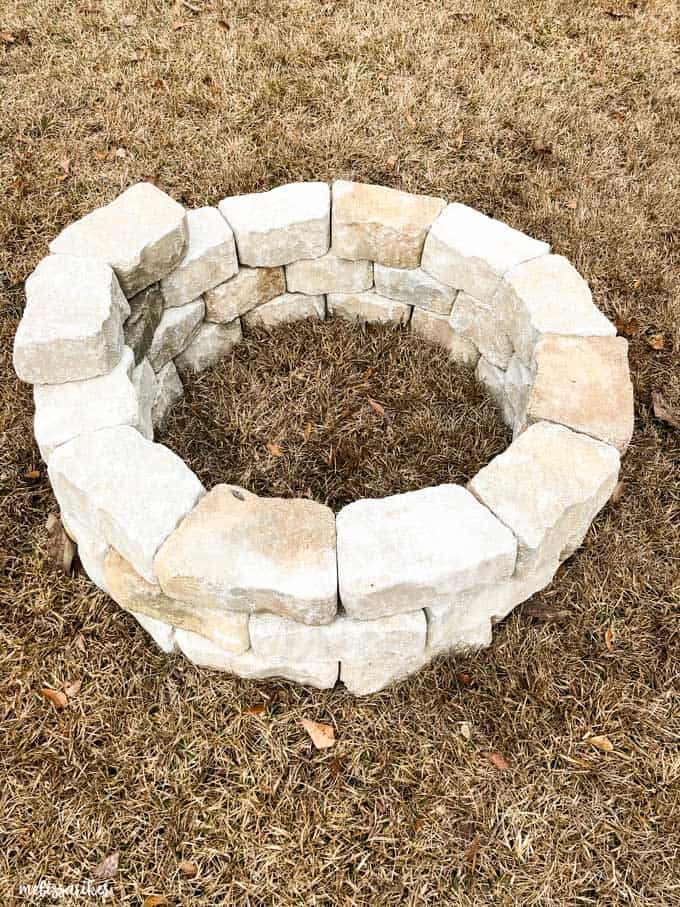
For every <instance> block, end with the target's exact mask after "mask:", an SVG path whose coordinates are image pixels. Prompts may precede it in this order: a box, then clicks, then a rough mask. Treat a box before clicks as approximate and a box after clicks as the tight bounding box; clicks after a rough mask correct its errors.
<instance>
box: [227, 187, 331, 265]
mask: <svg viewBox="0 0 680 907" xmlns="http://www.w3.org/2000/svg"><path fill="white" fill-rule="evenodd" d="M330 205H331V198H330V190H329V188H328V186H327V185H326V183H289V184H288V185H286V186H279V187H278V188H276V189H272V190H271V191H269V192H254V193H251V194H250V195H237V196H232V197H231V198H225V199H222V201H221V202H220V205H219V208H220V212H221V213H222V215H223V216H224V217H225V219H226V220H227V223H228V224H229V225H230V226H231V228H232V230H233V231H234V236H235V237H236V247H237V249H238V258H239V261H240V263H241V264H242V265H251V266H254V267H263V268H270V267H276V266H277V265H287V264H289V263H290V262H292V261H297V260H298V259H300V258H317V257H318V256H319V255H325V254H326V252H328V247H329V244H330Z"/></svg>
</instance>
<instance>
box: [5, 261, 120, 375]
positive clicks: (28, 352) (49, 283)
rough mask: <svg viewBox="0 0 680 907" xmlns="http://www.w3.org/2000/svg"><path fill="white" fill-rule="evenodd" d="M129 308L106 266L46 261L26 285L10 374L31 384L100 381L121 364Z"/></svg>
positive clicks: (82, 262) (89, 262) (79, 262)
mask: <svg viewBox="0 0 680 907" xmlns="http://www.w3.org/2000/svg"><path fill="white" fill-rule="evenodd" d="M129 314H130V308H129V306H128V304H127V301H126V299H125V297H124V296H123V294H122V292H121V289H120V287H119V285H118V281H117V280H116V276H115V274H114V273H113V271H112V270H111V268H109V267H108V266H107V265H105V264H102V263H101V262H98V261H94V260H93V259H89V258H75V257H73V256H70V255H49V256H48V257H47V258H43V260H42V261H41V262H40V264H39V265H38V267H37V268H36V269H35V271H33V273H32V274H31V275H30V277H29V278H28V279H27V281H26V309H25V311H24V315H23V318H22V319H21V321H20V323H19V327H18V329H17V332H16V336H15V338H14V369H15V371H16V373H17V375H18V376H19V377H20V378H21V380H22V381H27V382H28V383H30V384H61V383H63V382H66V381H80V380H84V379H85V378H95V377H96V376H97V375H104V374H106V373H107V372H110V371H111V369H112V368H113V367H114V366H115V365H117V363H118V362H119V361H120V357H121V355H122V352H123V327H122V325H123V321H124V319H125V318H127V316H128V315H129Z"/></svg>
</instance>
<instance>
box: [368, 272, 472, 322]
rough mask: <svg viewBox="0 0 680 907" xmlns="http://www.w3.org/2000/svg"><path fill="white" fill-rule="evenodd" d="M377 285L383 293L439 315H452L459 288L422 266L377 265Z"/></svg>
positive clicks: (382, 294) (376, 287)
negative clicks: (443, 281)
mask: <svg viewBox="0 0 680 907" xmlns="http://www.w3.org/2000/svg"><path fill="white" fill-rule="evenodd" d="M373 274H374V278H375V289H376V291H377V292H378V293H380V295H381V296H387V297H388V298H389V299H396V300H398V301H399V302H405V303H407V304H408V305H415V306H418V308H421V309H427V311H428V312H434V313H435V314H437V315H450V314H451V307H452V306H453V300H454V299H455V298H456V290H454V289H452V288H451V287H447V286H446V284H443V283H440V282H439V281H438V280H435V279H434V277H430V275H429V274H427V273H426V272H425V271H423V269H422V268H386V267H385V265H381V264H376V265H375V267H374V269H373Z"/></svg>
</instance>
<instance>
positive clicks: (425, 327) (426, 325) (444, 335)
mask: <svg viewBox="0 0 680 907" xmlns="http://www.w3.org/2000/svg"><path fill="white" fill-rule="evenodd" d="M411 330H412V331H413V332H414V333H416V334H418V336H420V337H423V338H424V339H425V340H428V341H429V342H430V343H434V344H436V345H437V346H442V347H444V349H445V350H447V351H448V354H449V357H450V358H451V359H452V360H453V361H454V362H458V363H460V364H461V365H467V366H470V368H474V367H475V365H476V364H477V360H478V359H479V350H478V349H477V347H476V346H475V345H474V343H473V342H472V341H471V340H469V339H468V338H467V337H462V336H461V335H460V334H456V332H455V331H454V330H453V328H452V327H451V322H450V320H449V316H448V315H436V314H435V313H434V312H427V311H425V309H419V308H417V307H416V308H414V309H413V315H412V316H411Z"/></svg>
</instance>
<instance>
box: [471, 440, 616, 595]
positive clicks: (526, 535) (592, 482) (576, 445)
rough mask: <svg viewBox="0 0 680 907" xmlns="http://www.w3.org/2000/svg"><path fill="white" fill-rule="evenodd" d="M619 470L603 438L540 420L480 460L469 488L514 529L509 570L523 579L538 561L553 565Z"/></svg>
mask: <svg viewBox="0 0 680 907" xmlns="http://www.w3.org/2000/svg"><path fill="white" fill-rule="evenodd" d="M618 473H619V455H618V453H617V452H616V450H614V448H613V447H611V446H610V445H608V444H602V443H601V442H599V441H594V440H593V439H592V438H588V437H586V436H585V435H581V434H577V433H576V432H573V431H570V430H569V429H568V428H564V427H563V426H561V425H552V424H551V423H549V422H540V423H538V424H537V425H532V426H531V427H530V428H528V429H527V430H526V431H525V432H524V434H522V435H520V437H519V438H517V440H515V441H514V442H513V443H512V444H511V445H510V447H509V448H508V449H507V450H506V451H504V452H503V453H502V454H499V455H498V456H497V457H495V458H494V459H493V460H492V461H491V462H490V463H489V464H488V465H487V466H485V467H483V469H481V470H480V471H479V472H478V473H477V475H476V476H475V477H474V478H473V479H472V480H471V482H470V483H469V488H470V490H471V491H472V492H473V493H474V494H475V496H476V497H477V498H478V499H479V500H480V501H482V502H483V503H484V504H485V505H486V506H487V507H488V508H489V509H490V510H491V511H493V513H494V514H496V516H497V517H498V519H499V520H501V522H502V523H503V524H504V525H505V526H508V527H509V528H510V529H511V530H512V531H513V533H514V534H515V536H516V537H517V539H518V542H519V550H518V557H517V571H516V576H517V577H518V578H520V579H523V578H525V577H526V576H527V575H529V574H530V573H535V572H536V571H539V570H541V569H542V568H543V567H544V566H547V567H548V568H549V569H552V571H553V572H554V570H555V569H556V568H557V566H558V564H559V563H560V562H561V561H563V560H564V559H565V558H566V557H568V556H569V555H570V554H571V553H572V552H573V551H575V549H576V548H577V547H578V546H579V545H580V544H581V542H582V541H583V538H584V536H585V534H586V532H587V530H588V527H589V526H590V524H591V522H592V520H593V518H594V517H595V515H596V514H597V513H598V511H599V510H600V509H601V508H602V507H603V506H604V504H605V503H606V502H607V500H608V499H609V497H610V495H611V493H612V490H613V489H614V486H615V485H616V481H617V478H618ZM481 579H483V578H481ZM487 582H488V580H487Z"/></svg>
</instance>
